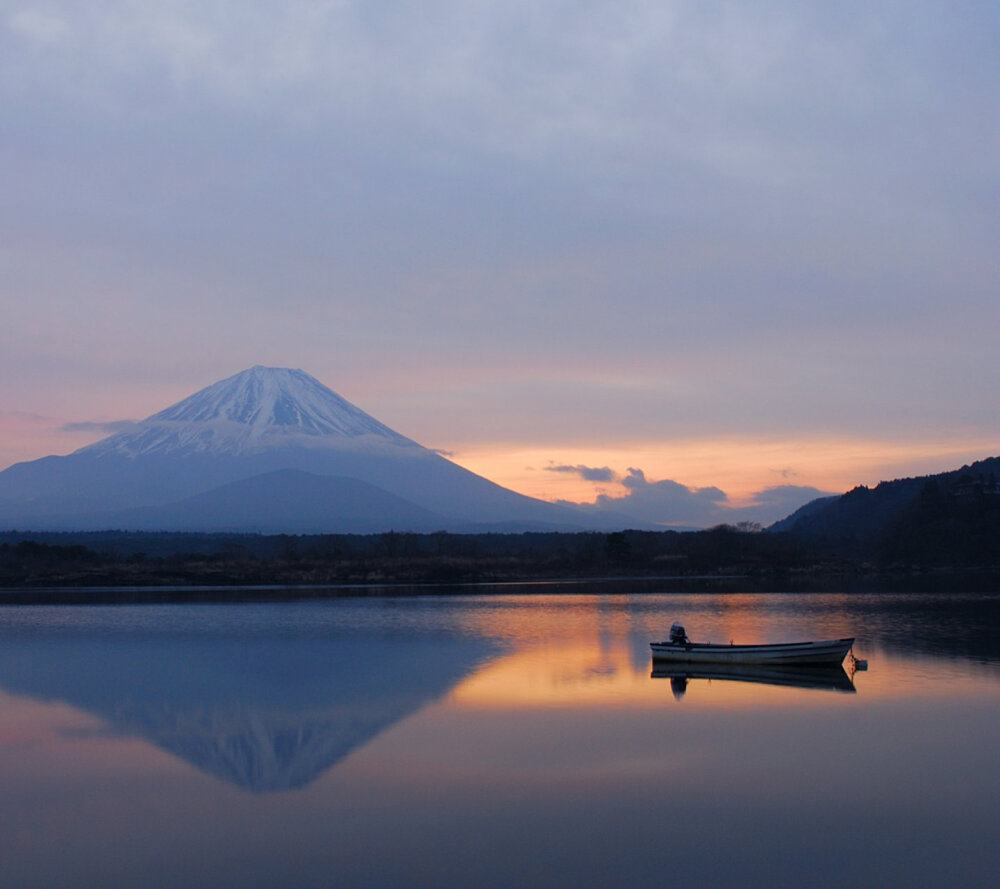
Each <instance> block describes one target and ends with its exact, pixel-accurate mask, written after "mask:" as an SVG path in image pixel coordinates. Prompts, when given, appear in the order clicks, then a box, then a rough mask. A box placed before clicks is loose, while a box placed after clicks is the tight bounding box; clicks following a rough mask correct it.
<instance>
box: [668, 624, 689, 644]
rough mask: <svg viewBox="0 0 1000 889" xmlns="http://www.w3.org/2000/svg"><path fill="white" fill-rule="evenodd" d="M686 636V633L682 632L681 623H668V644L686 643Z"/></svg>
mask: <svg viewBox="0 0 1000 889" xmlns="http://www.w3.org/2000/svg"><path fill="white" fill-rule="evenodd" d="M687 642H688V637H687V633H686V632H684V626H683V624H679V623H677V621H674V622H673V624H671V625H670V644H671V645H687Z"/></svg>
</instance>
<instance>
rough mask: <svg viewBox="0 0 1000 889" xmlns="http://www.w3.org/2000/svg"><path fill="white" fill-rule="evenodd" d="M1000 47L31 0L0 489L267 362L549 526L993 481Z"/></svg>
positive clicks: (971, 39)
mask: <svg viewBox="0 0 1000 889" xmlns="http://www.w3.org/2000/svg"><path fill="white" fill-rule="evenodd" d="M998 37H1000V7H997V6H996V5H995V4H988V3H967V4H941V3H929V2H922V0H911V2H907V3H902V2H898V3H896V2H884V0H870V2H865V3H860V2H845V3H836V4H831V3H813V2H794V3H793V2H785V0H775V2H766V3H757V4H751V5H746V4H733V3H720V2H711V0H709V2H685V3H671V2H655V3H651V2H635V0H620V2H618V3H588V2H573V3H565V2H532V3H522V2H518V0H507V2H504V3H494V2H461V3H459V2H434V0H431V2H425V3H419V4H417V3H402V2H379V3H355V2H350V0H344V2H308V0H299V2H295V0H290V2H283V3H273V2H269V3H263V2H258V0H241V2H238V3H234V2H218V0H198V2H194V0H190V2H187V0H179V2H156V3H154V2H143V0H131V2H126V0H94V2H89V3H79V2H69V0H31V2H20V0H3V2H0V195H2V198H0V298H2V301H3V318H4V323H3V324H2V325H0V381H2V386H0V436H2V440H0V466H6V465H8V464H9V463H12V462H15V461H16V460H22V459H30V458H33V457H38V456H42V455H44V454H47V453H53V452H56V453H65V452H67V451H69V450H72V449H73V448H75V447H78V446H80V445H82V444H84V443H86V442H87V441H91V440H94V439H95V438H97V437H100V435H101V432H100V431H98V430H96V429H95V428H94V427H93V426H90V427H88V426H86V425H84V426H76V427H73V428H71V429H69V430H65V429H64V427H65V426H66V424H93V423H96V422H110V421H117V420H122V419H127V418H134V417H142V416H146V415H148V414H151V413H153V412H154V411H157V410H159V409H161V408H162V407H164V406H165V405H166V404H168V403H170V402H172V401H176V400H178V399H179V398H181V397H183V396H185V395H187V394H189V393H191V392H192V391H194V390H196V389H198V388H200V387H202V386H204V385H207V384H208V383H211V382H213V381H215V380H217V379H220V378H222V377H225V376H228V375H230V374H232V373H235V372H236V371H239V370H241V369H243V368H245V367H249V366H251V365H253V364H270V365H279V366H291V367H301V368H303V369H305V370H307V371H309V372H310V373H312V374H313V375H315V376H317V377H318V378H319V379H321V380H322V381H323V382H324V383H326V384H327V385H329V386H331V387H332V388H333V389H335V390H336V391H338V392H340V393H341V394H342V395H344V396H345V397H346V398H348V399H350V400H352V401H354V402H355V403H357V404H358V405H359V406H361V407H362V408H364V409H365V410H367V411H369V412H370V413H372V414H374V415H375V416H376V417H378V418H379V419H381V420H382V421H383V422H386V423H387V424H389V425H390V426H392V427H393V428H395V429H398V430H399V431H400V432H402V433H403V434H405V435H408V436H410V437H412V438H415V439H417V440H418V441H420V442H421V443H423V444H426V445H428V446H431V447H438V448H442V449H446V450H448V451H449V452H453V453H454V454H455V459H456V460H458V462H461V463H464V465H468V466H470V467H471V468H474V469H476V470H477V471H481V472H483V473H484V474H487V475H489V476H490V477H492V478H495V479H496V480H497V481H500V482H501V483H504V484H508V485H511V486H513V487H515V488H517V489H518V490H522V491H525V492H526V493H533V494H537V495H541V496H548V497H550V498H552V499H555V498H558V497H565V496H571V497H572V498H573V499H591V500H592V499H594V497H595V496H597V494H599V493H601V492H603V493H604V494H605V496H608V497H621V496H623V495H625V494H627V493H629V492H630V490H631V489H629V488H628V487H627V486H623V485H622V484H621V480H623V479H627V478H633V479H634V478H636V477H635V476H629V474H628V471H629V469H630V468H637V469H641V470H642V471H643V472H644V473H645V476H644V478H646V479H647V480H648V481H649V482H650V483H651V484H653V483H656V482H658V481H669V480H676V481H677V482H679V483H681V484H682V486H685V487H689V488H694V489H708V488H712V487H714V486H717V487H719V488H721V489H722V490H723V491H725V492H728V493H729V494H730V495H731V496H733V497H734V498H742V499H741V501H740V502H747V499H748V498H750V499H752V494H753V492H756V491H760V490H762V489H764V488H772V487H773V488H776V489H777V488H781V490H782V491H784V489H785V487H786V486H788V485H796V486H816V487H819V488H823V489H826V490H844V489H846V488H848V487H851V486H853V485H854V484H856V483H873V482H877V481H878V480H879V478H884V477H890V476H893V475H902V474H912V473H913V472H929V471H938V470H944V469H950V468H954V467H955V466H957V465H961V463H963V462H965V461H967V460H970V459H974V458H976V457H982V456H987V455H989V454H994V453H997V452H1000V448H998V447H997V446H996V445H995V444H994V443H995V442H996V441H997V433H998V431H1000V412H998V407H997V396H996V392H997V390H998V383H1000V373H998V366H1000V362H998V359H997V345H996V342H997V330H998V329H1000V299H998V293H1000V288H998V284H1000V269H998V262H1000V260H998V255H1000V251H998V250H997V244H998V243H1000V237H998V235H1000V213H998V197H1000V110H998V109H1000V104H998V102H997V98H996V97H997V93H998V88H1000V54H998V53H997V51H996V45H997V40H998ZM560 466H563V467H582V468H584V469H605V468H606V469H609V470H610V471H611V473H612V475H610V476H606V477H605V478H609V479H612V480H611V481H605V480H603V479H595V478H594V477H593V474H591V477H590V478H588V477H587V473H583V472H576V473H573V472H551V471H545V470H546V469H548V468H551V467H560ZM616 480H617V481H616ZM574 484H575V485H576V487H572V485H574ZM693 493H695V494H696V493H697V491H694V492H693ZM707 496H708V494H707V493H706V494H702V496H701V497H700V498H699V497H696V496H695V497H692V498H688V499H690V500H692V501H703V500H704V499H705V498H706V497H707ZM734 502H735V499H734ZM682 512H683V510H678V511H675V512H673V513H671V514H670V516H669V518H670V520H673V521H678V522H681V521H684V517H683V515H682ZM665 515H666V513H665Z"/></svg>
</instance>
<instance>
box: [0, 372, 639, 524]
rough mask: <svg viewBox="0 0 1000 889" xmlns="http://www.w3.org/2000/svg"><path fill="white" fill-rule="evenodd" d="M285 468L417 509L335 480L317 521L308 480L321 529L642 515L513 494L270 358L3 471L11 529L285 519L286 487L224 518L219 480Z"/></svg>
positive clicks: (0, 498) (2, 496) (5, 515)
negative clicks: (375, 513)
mask: <svg viewBox="0 0 1000 889" xmlns="http://www.w3.org/2000/svg"><path fill="white" fill-rule="evenodd" d="M283 470H296V471H299V472H304V473H311V474H313V475H316V476H322V477H325V478H331V477H336V478H341V479H344V478H351V479H356V480H357V481H359V482H362V483H365V484H367V485H369V486H372V487H373V488H374V489H378V492H377V493H376V492H375V491H370V492H369V493H370V494H371V495H372V498H373V499H378V500H380V501H382V502H383V503H388V502H390V500H391V498H398V501H405V503H406V504H408V505H405V506H404V504H402V503H399V502H398V501H397V505H398V506H399V507H400V510H399V511H397V512H396V516H398V515H399V512H400V511H402V512H403V513H405V514H407V515H408V516H409V519H408V520H407V522H406V523H404V524H403V526H402V527H400V526H399V525H398V524H397V523H396V522H395V521H394V520H393V516H392V515H391V513H392V510H386V519H385V524H384V526H381V525H379V526H377V527H373V525H372V522H371V521H370V516H366V515H365V514H364V513H365V510H364V509H362V508H361V504H360V501H359V500H358V498H357V497H355V496H353V495H352V496H336V495H335V494H334V492H333V491H332V489H330V490H328V492H327V493H328V497H327V501H326V519H325V520H323V521H319V510H318V508H317V506H316V504H315V502H313V503H311V504H310V505H308V506H307V505H306V503H305V501H306V499H308V492H307V491H300V496H301V497H302V504H303V505H302V508H303V510H304V511H305V512H308V513H309V514H310V515H312V516H313V517H314V519H316V520H315V521H313V522H311V523H310V524H309V528H310V530H311V531H316V532H323V531H330V532H334V531H336V532H347V533H352V532H355V531H356V532H358V533H369V532H371V531H376V530H402V529H403V528H410V527H412V528H413V529H414V530H416V529H417V528H420V529H422V530H427V528H426V526H425V521H424V520H425V519H426V518H427V516H428V515H429V514H433V515H435V516H438V517H440V523H439V525H438V527H436V528H434V529H433V530H448V531H464V530H469V529H470V528H475V527H478V528H485V527H488V528H490V529H492V530H498V531H503V530H506V529H509V530H525V529H529V528H538V529H542V528H544V529H549V530H609V529H621V528H623V527H637V526H639V525H641V523H638V522H634V521H630V520H628V519H624V518H622V517H619V516H599V517H588V516H585V515H582V514H580V513H579V512H576V511H574V510H571V509H567V508H565V507H562V506H559V505H557V504H552V503H547V502H545V501H542V500H536V499H534V498H531V497H527V496H525V495H523V494H519V493H517V492H515V491H511V490H509V489H507V488H504V487H502V486H500V485H498V484H496V483H494V482H492V481H489V480H488V479H485V478H483V477H482V476H479V475H476V474H475V473H473V472H470V471H469V470H467V469H465V468H463V467H461V466H459V465H457V464H455V463H452V462H451V461H449V460H447V459H446V458H444V457H442V456H441V455H440V454H437V453H435V452H434V451H431V450H429V449H427V448H425V447H423V446H421V445H420V444H418V443H417V442H415V441H413V440H412V439H409V438H407V437H406V436H403V435H401V434H400V433H398V432H395V431H394V430H392V429H390V428H389V427H388V426H386V425H384V424H383V423H381V422H380V421H378V420H376V419H375V418H374V417H371V416H370V415H368V414H366V413H365V412H364V411H362V410H361V409H360V408H358V407H356V406H355V405H353V404H351V403H350V402H349V401H347V400H346V399H344V398H342V397H341V396H339V395H337V394H336V393H335V392H333V391H332V390H331V389H328V388H327V387H326V386H324V385H323V384H322V383H320V382H319V381H318V380H316V379H315V378H313V377H311V376H309V375H308V374H307V373H305V372H304V371H301V370H292V369H288V368H267V367H262V366H259V365H258V366H256V367H253V368H250V369H249V370H246V371H242V372H240V373H239V374H235V375H233V376H231V377H227V378H226V379H224V380H220V381H218V382H217V383H213V384H211V385H209V386H207V387H205V388H204V389H201V390H199V391H198V392H196V393H194V394H193V395H191V396H188V397H187V398H185V399H182V400H181V401H179V402H176V403H175V404H173V405H170V406H169V407H167V408H165V409H164V410H161V411H159V412H157V413H154V414H152V415H151V416H149V417H148V418H147V419H146V420H143V421H141V422H140V423H137V424H136V425H135V427H133V428H131V429H128V430H125V431H122V432H118V433H115V434H114V435H111V436H108V437H107V438H105V439H102V440H101V441H99V442H95V443H94V444H91V445H88V446H86V447H84V448H80V449H79V450H77V451H74V452H73V453H72V454H69V455H66V456H64V457H59V456H50V457H43V458H41V459H40V460H35V461H29V462H26V463H18V464H15V465H14V466H11V467H9V468H8V469H6V470H4V471H3V472H0V529H4V528H6V529H15V528H19V529H31V530H38V531H41V530H94V529H98V528H107V527H120V528H121V529H122V530H146V529H147V527H152V528H155V529H157V530H189V529H191V528H192V527H198V528H199V529H200V530H221V529H223V528H233V527H239V528H242V529H248V530H249V529H257V530H260V529H262V528H265V527H266V528H268V529H269V530H275V525H274V514H273V509H272V504H273V503H274V502H275V498H276V496H277V494H276V493H275V492H273V491H272V492H271V493H270V494H268V495H267V496H263V495H262V496H261V497H260V498H259V499H258V501H256V502H251V499H248V498H246V497H244V498H243V500H242V501H241V502H240V503H239V504H237V503H235V502H234V503H233V504H231V510H230V514H228V515H223V514H221V513H219V512H218V510H219V509H220V508H221V507H220V503H221V502H222V500H224V499H225V498H226V497H227V496H229V495H228V494H227V492H225V491H218V490H217V489H219V488H222V487H224V486H226V485H231V484H233V483H237V482H246V481H247V480H248V479H252V478H254V477H255V476H262V475H267V474H269V473H274V472H280V471H283ZM327 487H328V488H329V485H328V486H327ZM245 490H246V489H244V491H245ZM212 491H215V492H216V493H215V494H214V495H213V496H212V497H209V498H208V501H204V502H202V503H201V504H199V503H198V502H195V503H188V504H187V507H188V508H189V509H190V510H192V511H195V512H197V511H199V510H207V511H209V512H211V511H213V510H215V511H216V512H215V514H216V517H217V520H218V523H219V524H218V525H212V526H206V525H205V523H203V522H200V521H198V520H197V518H194V519H193V518H192V517H191V516H190V515H188V516H185V515H184V514H183V510H184V505H183V504H182V502H183V501H188V500H190V498H196V497H199V496H202V495H208V494H209V492H212ZM209 502H210V503H211V504H212V505H211V508H209V507H208V505H207V504H208V503H209ZM178 504H182V505H181V506H178ZM178 510H179V511H178ZM418 513H419V514H420V515H421V516H422V518H420V519H419V520H418V518H417V514H418ZM109 522H110V523H111V524H110V525H109V524H107V523H109ZM136 523H138V524H136ZM144 523H147V524H144Z"/></svg>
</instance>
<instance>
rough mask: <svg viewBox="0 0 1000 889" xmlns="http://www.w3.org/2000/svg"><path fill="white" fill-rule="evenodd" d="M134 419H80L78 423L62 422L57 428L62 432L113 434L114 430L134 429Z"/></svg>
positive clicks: (125, 430) (135, 422)
mask: <svg viewBox="0 0 1000 889" xmlns="http://www.w3.org/2000/svg"><path fill="white" fill-rule="evenodd" d="M137 422H138V421H136V420H103V421H102V420H82V421H80V422H78V423H64V424H63V425H62V426H60V427H59V428H60V429H61V430H62V431H63V432H104V433H107V434H108V435H114V434H115V433H116V432H128V431H129V430H130V429H134V428H135V426H136V424H137Z"/></svg>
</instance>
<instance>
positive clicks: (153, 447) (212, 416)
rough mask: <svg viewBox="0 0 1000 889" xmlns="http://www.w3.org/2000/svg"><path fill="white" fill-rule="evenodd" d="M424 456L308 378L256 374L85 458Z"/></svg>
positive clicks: (270, 371) (221, 385)
mask: <svg viewBox="0 0 1000 889" xmlns="http://www.w3.org/2000/svg"><path fill="white" fill-rule="evenodd" d="M291 443H298V444H303V445H306V446H314V447H333V448H344V449H360V450H367V451H378V450H394V449H397V448H419V447H420V446H419V445H418V444H416V442H413V441H411V440H410V439H408V438H406V437H405V436H402V435H400V434H399V433H398V432H394V431H393V430H392V429H390V428H389V427H388V426H385V425H384V424H382V423H380V422H379V421H378V420H376V419H375V418H374V417H371V416H369V415H368V414H366V413H365V412H364V411H363V410H361V409H360V408H358V407H355V405H353V404H351V403H350V402H349V401H347V400H346V399H344V398H341V397H340V396H339V395H337V393H336V392H334V391H332V390H331V389H328V388H327V387H326V386H324V385H323V384H322V383H320V382H319V380H317V379H316V378H315V377H312V376H310V375H309V374H307V373H306V372H305V371H302V370H290V369H287V368H278V367H261V366H257V367H252V368H250V369H249V370H245V371H242V372H241V373H238V374H235V375H234V376H231V377H229V378H227V379H225V380H220V381H219V382H217V383H213V384H212V385H211V386H207V387H206V388H204V389H202V390H201V391H199V392H196V393H195V394H194V395H191V396H189V397H188V398H185V399H183V400H182V401H179V402H177V403H176V404H174V405H171V406H170V407H168V408H166V409H165V410H162V411H160V412H159V413H156V414H153V415H152V416H151V417H147V418H146V419H145V420H143V421H142V422H140V423H138V424H137V425H136V427H135V428H134V429H129V430H127V431H125V432H120V433H118V434H117V435H113V436H111V437H110V438H106V439H103V440H102V441H99V442H97V443H95V444H92V445H88V446H87V447H85V448H81V449H80V450H79V451H77V453H90V454H96V455H101V454H111V453H114V454H119V455H123V456H132V457H136V456H139V455H153V454H168V453H172V454H176V455H180V454H184V453H188V454H190V453H201V454H211V453H214V454H231V455H241V454H254V453H260V452H261V451H264V450H267V449H269V448H273V447H275V446H278V445H283V444H291Z"/></svg>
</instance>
